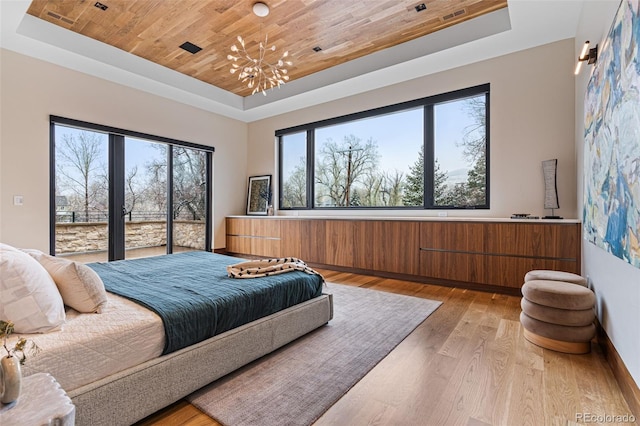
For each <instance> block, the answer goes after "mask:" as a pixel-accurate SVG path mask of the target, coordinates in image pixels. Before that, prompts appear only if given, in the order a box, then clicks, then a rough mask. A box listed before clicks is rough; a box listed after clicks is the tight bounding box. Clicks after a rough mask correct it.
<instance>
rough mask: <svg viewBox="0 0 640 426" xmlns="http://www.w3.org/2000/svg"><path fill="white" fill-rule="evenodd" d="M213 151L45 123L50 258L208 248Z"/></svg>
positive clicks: (57, 120) (71, 123)
mask: <svg viewBox="0 0 640 426" xmlns="http://www.w3.org/2000/svg"><path fill="white" fill-rule="evenodd" d="M212 153H213V148H211V147H206V146H200V145H195V144H190V143H187V142H182V141H176V140H173V139H167V138H162V137H158V136H153V135H145V134H140V133H136V132H130V131H126V130H122V129H114V128H109V127H105V126H100V125H94V124H91V123H85V122H80V121H76V120H71V119H66V118H62V117H51V194H52V196H51V201H52V202H51V206H52V208H51V210H52V211H51V218H52V220H51V224H52V225H51V226H52V229H51V248H50V251H51V253H52V254H56V255H61V256H68V257H72V258H73V259H74V260H78V261H106V260H118V259H124V258H134V257H146V256H154V255H159V254H167V253H174V252H178V251H189V250H210V249H211V214H210V206H211V196H210V194H211V173H210V169H211V161H212Z"/></svg>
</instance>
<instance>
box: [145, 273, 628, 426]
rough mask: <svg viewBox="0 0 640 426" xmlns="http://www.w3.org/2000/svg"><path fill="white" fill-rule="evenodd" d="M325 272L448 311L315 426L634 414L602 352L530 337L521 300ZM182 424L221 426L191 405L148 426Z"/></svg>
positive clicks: (566, 420)
mask: <svg viewBox="0 0 640 426" xmlns="http://www.w3.org/2000/svg"><path fill="white" fill-rule="evenodd" d="M320 272H321V273H322V274H323V275H324V276H325V278H326V279H327V281H328V282H329V283H339V284H345V285H353V286H358V287H365V288H371V289H375V290H381V291H389V292H393V293H400V294H405V295H411V296H415V297H424V298H427V299H433V300H440V301H442V302H444V303H443V304H442V306H441V307H440V308H439V309H438V310H437V311H436V312H434V313H433V314H432V315H431V316H430V317H429V318H427V320H426V321H425V322H423V323H422V324H421V325H420V326H418V327H417V328H416V330H415V331H414V332H413V333H411V334H410V335H409V336H408V337H407V338H406V339H405V340H404V341H403V342H402V343H400V344H399V345H398V346H397V347H396V348H395V349H394V350H393V351H392V352H391V353H390V354H389V355H388V356H387V357H386V358H385V359H383V360H382V361H381V362H380V363H379V364H378V365H377V366H376V367H375V368H374V369H373V370H371V371H370V372H369V374H367V375H366V376H365V377H364V378H363V379H362V380H361V381H360V382H358V383H357V384H356V385H355V386H354V387H353V388H352V389H351V390H349V392H348V393H347V394H346V395H344V396H343V397H342V398H341V399H340V400H339V401H338V402H337V403H336V404H334V405H333V406H332V407H331V408H330V409H329V410H328V411H327V412H326V413H325V414H324V415H323V416H322V417H321V418H320V419H319V420H318V421H317V422H316V423H315V426H327V425H331V426H334V425H350V426H352V425H408V426H411V425H467V426H480V425H535V426H539V425H580V424H588V423H591V424H593V422H587V421H585V419H586V418H587V417H586V415H591V416H605V415H609V416H616V415H619V416H623V415H625V414H628V415H631V410H630V409H629V407H628V405H627V403H626V401H625V400H624V398H623V397H622V393H621V392H620V389H619V387H618V385H617V383H616V381H615V379H614V378H613V374H612V372H611V369H610V368H609V365H608V364H607V362H606V361H605V359H604V356H603V354H602V352H601V350H600V348H599V346H598V345H597V344H595V343H592V351H591V353H590V354H587V355H566V354H562V353H557V352H553V351H549V350H546V349H542V348H540V347H538V346H535V345H533V344H531V343H529V342H527V341H526V340H525V339H524V338H523V336H522V327H521V326H520V322H519V320H518V317H519V315H520V298H518V297H513V296H505V295H501V294H492V293H483V292H477V291H471V290H464V289H459V288H449V287H440V286H434V285H426V284H419V283H413V282H409V281H401V280H393V279H386V278H380V277H371V276H365V275H356V274H350V273H342V272H335V271H329V270H321V271H320ZM581 416H582V417H581ZM178 424H180V425H190V426H193V425H198V426H199V425H219V423H217V422H216V421H214V420H212V419H210V418H209V417H208V416H206V415H205V414H203V413H202V412H200V411H199V410H198V409H197V408H195V407H194V406H192V405H190V404H189V403H188V402H186V401H180V402H178V403H176V404H174V405H172V406H170V407H168V408H166V409H164V410H162V411H160V412H158V413H156V414H154V415H152V416H150V417H148V418H147V419H145V420H143V421H141V422H139V425H178ZM627 424H629V423H627ZM631 424H636V425H637V420H636V423H631ZM229 426H233V425H229Z"/></svg>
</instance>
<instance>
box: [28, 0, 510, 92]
mask: <svg viewBox="0 0 640 426" xmlns="http://www.w3.org/2000/svg"><path fill="white" fill-rule="evenodd" d="M253 3H254V1H234V0H180V1H177V0H175V1H174V0H103V1H100V2H95V1H85V0H34V1H32V2H31V4H30V6H29V8H28V10H27V13H28V14H30V15H32V16H35V17H38V18H40V19H43V20H45V21H48V22H50V23H53V24H55V25H57V26H59V27H62V28H65V29H68V30H71V31H73V32H75V33H78V34H81V35H84V36H86V37H89V38H91V39H94V40H98V41H100V42H103V43H106V44H109V45H111V46H114V47H116V48H118V49H120V50H122V51H124V52H128V53H131V54H133V55H136V56H138V57H141V58H143V59H146V60H149V61H151V62H154V63H156V64H159V65H162V66H164V67H167V68H169V69H172V70H174V71H177V72H179V73H181V74H184V75H186V76H189V77H193V78H195V79H197V80H200V81H202V82H205V83H207V84H210V85H213V86H216V87H218V88H220V89H223V90H225V91H228V92H231V93H234V94H236V95H239V96H243V97H244V96H249V95H250V94H251V89H248V88H247V87H246V85H245V84H242V83H241V82H240V81H238V79H237V74H235V75H234V74H231V73H230V72H229V70H230V68H231V66H230V61H229V60H228V59H227V55H228V54H229V53H231V51H230V47H231V45H233V44H237V40H236V37H237V36H238V35H241V36H242V37H243V38H244V39H245V41H246V43H247V51H249V53H250V54H251V55H252V56H253V55H255V54H257V52H258V45H257V44H258V42H259V41H260V39H261V38H262V37H264V35H265V34H267V35H268V37H269V45H271V44H273V45H275V46H276V47H277V51H276V52H275V53H276V55H274V56H275V59H276V60H277V58H279V57H280V54H281V53H282V52H283V51H284V50H288V51H289V54H290V58H291V60H292V62H293V66H291V67H288V68H289V76H290V78H291V81H294V80H298V79H301V78H303V77H306V76H310V75H313V74H315V73H319V72H321V71H324V70H327V69H329V68H332V67H335V66H338V65H341V64H345V63H347V62H349V61H353V60H356V59H359V58H363V57H366V56H367V55H371V54H374V53H376V52H380V51H382V50H384V49H387V48H390V47H393V46H396V45H400V44H402V43H405V42H409V41H411V40H415V39H418V38H420V37H423V36H426V35H428V34H432V33H435V32H437V31H439V30H442V29H444V28H448V27H451V26H454V25H456V24H460V23H462V22H465V21H468V20H471V19H472V18H476V17H479V16H482V15H484V14H487V13H490V12H494V11H496V10H499V9H502V8H505V7H507V1H506V0H456V1H451V0H431V1H425V2H424V4H425V6H426V9H425V10H422V11H417V9H416V6H419V5H420V4H422V2H420V1H419V0H418V1H415V0H414V1H407V0H364V1H361V2H345V1H343V0H286V1H284V0H275V1H270V2H267V4H268V5H269V7H270V8H271V11H270V14H269V15H268V16H266V17H264V18H259V17H257V16H255V15H254V14H253V12H252V6H253ZM185 42H190V43H193V44H195V45H196V46H198V47H200V48H202V50H201V51H199V52H197V53H195V54H192V53H189V52H187V51H185V50H183V49H181V48H180V45H182V44H183V43H185ZM317 47H319V48H320V49H321V50H320V51H315V50H314V48H317ZM316 50H317V49H316Z"/></svg>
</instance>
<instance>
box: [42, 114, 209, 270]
mask: <svg viewBox="0 0 640 426" xmlns="http://www.w3.org/2000/svg"><path fill="white" fill-rule="evenodd" d="M56 125H61V126H66V127H73V128H76V129H81V130H91V131H97V132H102V133H106V134H107V135H108V137H109V147H108V149H109V187H110V190H109V211H110V212H116V211H120V207H119V206H122V205H124V199H120V198H122V196H121V195H120V196H119V195H118V194H117V193H116V191H112V190H111V188H112V186H113V185H117V184H118V182H117V181H118V180H119V179H120V176H124V167H125V165H124V164H120V163H119V162H117V161H113V160H114V158H115V157H116V156H117V154H116V151H118V152H120V153H121V154H123V153H124V139H125V137H127V136H128V137H132V138H137V139H143V140H149V141H152V142H157V143H163V144H165V145H167V146H168V147H169V148H171V147H172V146H179V147H185V148H191V149H195V150H199V151H202V152H204V153H205V154H206V159H205V161H206V176H205V180H206V185H207V188H208V190H207V191H206V195H205V233H206V234H205V242H204V245H205V247H204V250H205V251H211V250H212V247H213V236H212V235H211V234H212V230H213V223H212V221H213V216H212V214H211V207H212V205H213V204H212V203H213V197H212V194H213V174H212V165H213V153H214V152H215V148H214V147H212V146H207V145H200V144H196V143H192V142H186V141H181V140H178V139H172V138H167V137H164V136H157V135H152V134H148V133H142V132H137V131H133V130H126V129H121V128H117V127H112V126H106V125H102V124H95V123H90V122H87V121H81V120H75V119H72V118H66V117H60V116H56V115H50V116H49V253H50V254H51V255H52V256H55V253H56V194H55V192H56V159H55V157H56V155H55V153H56V143H55V127H56ZM122 158H124V156H122ZM167 170H173V149H167ZM172 211H173V173H167V212H172ZM109 216H110V218H109V226H108V235H107V236H108V239H109V249H108V257H109V261H112V260H119V259H124V250H120V249H118V248H117V247H118V246H122V247H123V245H121V244H114V243H113V242H114V241H115V242H116V243H118V242H122V241H119V240H120V238H119V237H118V236H117V235H116V231H115V229H116V228H117V227H116V226H114V225H117V224H116V223H112V222H113V221H123V220H124V219H123V218H122V216H121V215H119V214H110V215H109ZM116 240H117V241H116ZM172 248H173V215H171V214H167V251H168V253H169V254H170V253H172V252H173V250H172Z"/></svg>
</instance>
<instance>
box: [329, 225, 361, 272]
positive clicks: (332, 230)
mask: <svg viewBox="0 0 640 426" xmlns="http://www.w3.org/2000/svg"><path fill="white" fill-rule="evenodd" d="M354 228H355V221H353V220H327V221H325V252H324V258H325V262H324V263H326V264H328V265H336V266H345V267H349V268H352V267H353V232H354Z"/></svg>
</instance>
